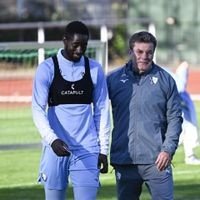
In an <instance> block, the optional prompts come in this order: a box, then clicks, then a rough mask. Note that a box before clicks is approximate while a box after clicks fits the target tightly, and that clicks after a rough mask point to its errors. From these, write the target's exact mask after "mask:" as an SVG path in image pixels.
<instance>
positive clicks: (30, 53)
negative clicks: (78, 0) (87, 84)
mask: <svg viewBox="0 0 200 200" xmlns="http://www.w3.org/2000/svg"><path fill="white" fill-rule="evenodd" d="M62 47H63V43H62V42H61V41H46V42H44V43H38V42H2V43H0V64H1V62H10V63H11V62H15V63H16V64H17V62H20V63H22V64H26V63H28V64H30V63H32V65H33V66H32V67H35V66H36V65H38V63H40V62H41V61H42V60H44V59H45V58H47V57H50V56H52V55H54V54H56V52H57V51H58V49H59V48H62ZM106 48H107V45H106V42H102V41H100V40H89V42H88V48H87V51H86V55H87V56H88V57H91V58H93V59H95V60H97V61H98V62H99V63H100V64H101V65H102V67H103V69H104V72H105V73H107V69H108V66H107V59H108V58H107V57H108V55H107V49H106Z"/></svg>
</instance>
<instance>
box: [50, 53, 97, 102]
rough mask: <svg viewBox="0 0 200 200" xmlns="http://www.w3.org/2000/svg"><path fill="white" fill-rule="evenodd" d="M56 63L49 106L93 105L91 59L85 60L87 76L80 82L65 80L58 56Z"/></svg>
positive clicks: (55, 58)
mask: <svg viewBox="0 0 200 200" xmlns="http://www.w3.org/2000/svg"><path fill="white" fill-rule="evenodd" d="M52 59H53V62H54V78H53V81H52V83H51V86H50V88H49V96H48V105H49V106H57V105H60V104H90V103H92V93H93V83H92V78H91V74H90V67H89V59H88V58H87V57H84V59H85V74H84V75H83V78H82V79H80V80H78V81H74V82H72V81H67V80H65V79H64V78H63V77H62V75H61V73H60V69H59V65H58V59H57V56H53V57H52Z"/></svg>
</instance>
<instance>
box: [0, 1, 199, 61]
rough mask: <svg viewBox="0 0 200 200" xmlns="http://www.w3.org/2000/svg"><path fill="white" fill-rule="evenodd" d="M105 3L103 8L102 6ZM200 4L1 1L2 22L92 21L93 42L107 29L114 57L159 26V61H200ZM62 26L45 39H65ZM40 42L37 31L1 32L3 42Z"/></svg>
mask: <svg viewBox="0 0 200 200" xmlns="http://www.w3.org/2000/svg"><path fill="white" fill-rule="evenodd" d="M102 5H103V6H102ZM199 8H200V1H198V0H191V1H187V0H176V1H166V0H157V1H156V5H155V1H154V0H145V1H141V0H101V1H99V0H93V1H90V0H7V1H0V11H1V12H0V25H1V23H14V22H18V23H19V22H41V21H42V22H56V21H70V20H74V19H79V20H83V21H87V22H89V23H88V25H89V27H90V30H91V39H99V38H100V26H101V25H106V26H107V28H108V30H109V33H110V36H109V58H110V59H111V60H112V59H115V58H117V57H124V56H126V55H127V52H128V51H127V48H128V38H129V36H130V35H131V34H132V33H133V32H135V31H137V30H141V29H145V30H148V28H149V25H150V24H154V26H155V30H156V32H155V34H156V37H157V38H158V41H159V43H158V53H157V57H158V59H157V61H158V62H162V63H170V62H179V61H182V60H187V61H188V62H190V63H193V64H198V63H199V62H200V58H199V56H198V55H199V53H200V47H199V45H198V44H199V42H200V12H198V9H199ZM62 30H63V28H61V27H54V28H46V29H45V38H46V40H60V39H61V38H62ZM17 40H20V41H36V40H37V28H35V29H20V30H18V29H14V30H10V31H7V30H5V29H4V30H1V33H0V41H17Z"/></svg>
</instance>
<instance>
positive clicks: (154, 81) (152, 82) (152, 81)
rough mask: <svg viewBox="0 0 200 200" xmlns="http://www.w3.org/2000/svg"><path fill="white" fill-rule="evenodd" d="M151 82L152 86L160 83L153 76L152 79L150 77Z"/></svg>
mask: <svg viewBox="0 0 200 200" xmlns="http://www.w3.org/2000/svg"><path fill="white" fill-rule="evenodd" d="M150 82H151V84H154V85H155V84H156V83H157V82H158V78H157V77H155V76H152V77H150Z"/></svg>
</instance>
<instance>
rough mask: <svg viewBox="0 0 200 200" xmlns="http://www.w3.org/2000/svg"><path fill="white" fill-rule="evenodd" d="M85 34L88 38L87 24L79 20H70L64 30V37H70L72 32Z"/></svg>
mask: <svg viewBox="0 0 200 200" xmlns="http://www.w3.org/2000/svg"><path fill="white" fill-rule="evenodd" d="M76 33H77V34H82V35H87V36H88V38H89V30H88V28H87V26H86V25H85V24H84V23H83V22H81V21H72V22H70V23H69V24H68V25H67V26H66V27H65V30H64V36H65V37H72V36H73V35H74V34H76Z"/></svg>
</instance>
